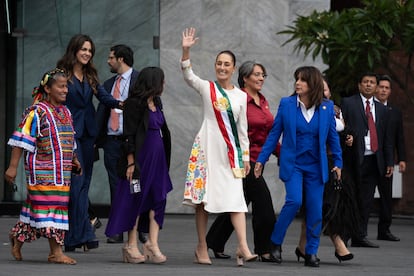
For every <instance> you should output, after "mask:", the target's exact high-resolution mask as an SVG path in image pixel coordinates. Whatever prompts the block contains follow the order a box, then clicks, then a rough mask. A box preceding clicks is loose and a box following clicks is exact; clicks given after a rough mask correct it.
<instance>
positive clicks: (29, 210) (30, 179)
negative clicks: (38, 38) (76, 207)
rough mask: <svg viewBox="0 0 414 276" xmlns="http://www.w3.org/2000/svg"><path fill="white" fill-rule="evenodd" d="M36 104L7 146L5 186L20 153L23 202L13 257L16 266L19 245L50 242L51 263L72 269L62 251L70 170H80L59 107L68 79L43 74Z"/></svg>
mask: <svg viewBox="0 0 414 276" xmlns="http://www.w3.org/2000/svg"><path fill="white" fill-rule="evenodd" d="M33 92H34V93H33V95H34V97H35V103H34V104H33V105H32V106H30V107H28V108H27V109H26V110H25V112H24V114H23V119H22V121H21V123H20V124H19V126H18V128H17V129H16V131H14V133H13V135H12V137H11V138H10V140H9V142H8V144H9V145H10V146H12V153H11V159H10V165H9V168H8V169H7V171H6V173H5V178H6V181H7V182H9V183H14V181H15V179H16V175H17V166H18V164H19V160H20V157H21V156H22V154H23V153H24V160H25V164H24V167H25V172H26V185H27V199H26V202H25V203H24V204H23V207H22V210H21V212H20V218H19V221H18V222H17V224H16V225H15V226H14V227H13V228H12V230H11V232H10V241H11V245H12V249H11V253H12V255H13V257H14V258H15V259H16V260H18V261H21V260H22V254H21V248H22V246H23V243H24V242H30V241H34V240H36V239H37V238H38V237H41V236H42V237H45V238H47V239H48V240H49V246H50V253H49V257H48V261H49V262H51V263H63V264H76V261H75V260H74V259H72V258H70V257H68V256H66V255H64V254H63V252H62V247H61V246H62V245H63V242H64V238H65V232H66V231H67V230H68V229H69V223H68V203H69V189H70V188H69V187H70V179H71V171H72V169H75V171H79V173H81V171H80V168H81V166H80V163H79V161H78V160H77V158H76V155H75V154H74V152H73V150H74V129H73V124H72V117H71V113H70V111H69V109H68V108H67V107H66V106H64V105H63V104H62V103H63V102H64V101H65V100H66V95H67V93H68V87H67V76H66V74H65V73H64V71H63V70H60V69H54V70H52V71H49V72H47V73H46V74H44V75H43V78H42V81H41V82H40V85H39V87H36V88H35V90H34V91H33Z"/></svg>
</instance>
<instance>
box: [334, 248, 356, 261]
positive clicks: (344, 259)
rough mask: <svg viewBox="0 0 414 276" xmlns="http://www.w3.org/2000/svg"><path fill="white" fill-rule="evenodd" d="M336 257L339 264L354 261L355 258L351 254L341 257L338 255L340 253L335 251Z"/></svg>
mask: <svg viewBox="0 0 414 276" xmlns="http://www.w3.org/2000/svg"><path fill="white" fill-rule="evenodd" d="M335 257H336V258H337V259H338V261H339V262H345V261H349V260H352V259H353V258H354V254H352V253H349V254H346V255H343V256H341V255H339V254H338V252H336V251H335Z"/></svg>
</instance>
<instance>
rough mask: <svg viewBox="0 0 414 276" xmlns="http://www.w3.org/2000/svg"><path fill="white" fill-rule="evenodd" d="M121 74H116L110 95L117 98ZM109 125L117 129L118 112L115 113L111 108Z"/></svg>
mask: <svg viewBox="0 0 414 276" xmlns="http://www.w3.org/2000/svg"><path fill="white" fill-rule="evenodd" d="M121 79H122V77H121V76H118V77H117V79H116V82H115V88H114V94H113V95H112V96H113V97H114V98H115V99H117V100H118V99H119V94H120V93H119V87H120V85H121ZM110 127H111V129H112V130H113V131H117V130H118V128H119V114H118V113H116V111H115V109H111V119H110Z"/></svg>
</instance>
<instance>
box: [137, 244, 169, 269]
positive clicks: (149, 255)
mask: <svg viewBox="0 0 414 276" xmlns="http://www.w3.org/2000/svg"><path fill="white" fill-rule="evenodd" d="M143 249H144V256H145V259H146V260H149V261H150V262H152V263H154V264H162V263H165V262H166V261H167V257H166V256H165V255H164V254H162V253H161V251H159V249H158V252H155V250H154V248H153V247H152V246H151V245H149V244H148V243H146V244H144V246H143Z"/></svg>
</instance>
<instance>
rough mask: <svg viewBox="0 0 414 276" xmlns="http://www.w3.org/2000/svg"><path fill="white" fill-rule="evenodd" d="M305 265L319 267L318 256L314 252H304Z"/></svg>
mask: <svg viewBox="0 0 414 276" xmlns="http://www.w3.org/2000/svg"><path fill="white" fill-rule="evenodd" d="M305 266H310V267H319V258H318V257H316V254H305Z"/></svg>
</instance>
